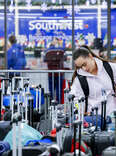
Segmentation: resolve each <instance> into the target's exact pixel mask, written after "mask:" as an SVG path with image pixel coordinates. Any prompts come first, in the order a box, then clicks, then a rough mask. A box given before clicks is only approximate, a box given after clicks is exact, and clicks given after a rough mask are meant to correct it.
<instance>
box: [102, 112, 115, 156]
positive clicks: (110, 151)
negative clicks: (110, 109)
mask: <svg viewBox="0 0 116 156" xmlns="http://www.w3.org/2000/svg"><path fill="white" fill-rule="evenodd" d="M114 118H115V146H114V147H113V146H110V147H108V148H106V149H105V150H104V151H103V152H102V156H116V111H114Z"/></svg>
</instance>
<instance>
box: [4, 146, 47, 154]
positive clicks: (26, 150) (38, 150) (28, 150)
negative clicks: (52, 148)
mask: <svg viewBox="0 0 116 156" xmlns="http://www.w3.org/2000/svg"><path fill="white" fill-rule="evenodd" d="M45 150H46V146H43V145H37V146H27V147H23V148H22V156H38V155H40V154H42V153H43V152H44V151H45ZM2 156H12V150H10V151H7V152H4V153H3V154H2Z"/></svg>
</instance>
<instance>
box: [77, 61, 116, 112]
mask: <svg viewBox="0 0 116 156" xmlns="http://www.w3.org/2000/svg"><path fill="white" fill-rule="evenodd" d="M103 66H104V68H105V70H106V72H107V73H108V75H109V77H110V78H111V82H112V88H113V90H114V92H115V83H114V76H113V70H112V68H111V66H110V64H109V63H108V62H107V61H103ZM77 77H78V79H79V82H80V84H81V87H82V90H83V92H84V95H85V113H86V112H87V109H88V96H89V85H88V82H87V79H86V76H82V75H79V74H77Z"/></svg>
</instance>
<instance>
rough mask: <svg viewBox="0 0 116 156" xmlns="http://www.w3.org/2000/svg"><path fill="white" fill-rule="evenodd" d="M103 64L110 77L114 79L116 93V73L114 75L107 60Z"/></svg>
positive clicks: (113, 85) (113, 86)
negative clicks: (115, 80)
mask: <svg viewBox="0 0 116 156" xmlns="http://www.w3.org/2000/svg"><path fill="white" fill-rule="evenodd" d="M103 66H104V68H105V70H106V72H107V73H108V75H109V77H110V78H111V81H112V88H113V90H114V93H115V83H114V75H113V70H112V68H111V66H110V64H109V63H108V62H106V61H103Z"/></svg>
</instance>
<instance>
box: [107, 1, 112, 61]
mask: <svg viewBox="0 0 116 156" xmlns="http://www.w3.org/2000/svg"><path fill="white" fill-rule="evenodd" d="M107 6H108V7H107V56H108V58H109V59H110V58H111V51H110V50H111V0H108V1H107Z"/></svg>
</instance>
